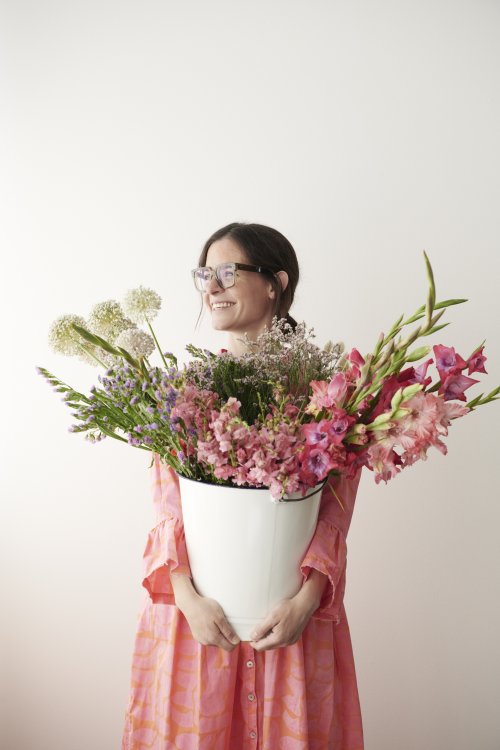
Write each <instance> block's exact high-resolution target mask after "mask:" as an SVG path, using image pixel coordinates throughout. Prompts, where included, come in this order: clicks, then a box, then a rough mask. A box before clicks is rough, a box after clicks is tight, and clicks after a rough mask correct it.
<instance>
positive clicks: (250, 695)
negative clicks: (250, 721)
mask: <svg viewBox="0 0 500 750" xmlns="http://www.w3.org/2000/svg"><path fill="white" fill-rule="evenodd" d="M248 700H249V701H254V700H255V695H254V694H253V693H248Z"/></svg>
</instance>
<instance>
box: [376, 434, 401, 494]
mask: <svg viewBox="0 0 500 750" xmlns="http://www.w3.org/2000/svg"><path fill="white" fill-rule="evenodd" d="M368 459H369V466H370V467H371V468H372V470H373V471H374V473H375V483H376V484H379V482H381V481H384V482H385V483H386V484H387V482H388V481H389V479H393V477H395V476H396V474H398V472H399V471H401V469H400V468H399V465H400V464H401V458H400V457H399V456H398V454H397V453H396V452H395V451H394V450H392V448H387V447H385V446H384V445H382V444H380V443H379V442H376V443H373V445H371V446H370V448H369V449H368Z"/></svg>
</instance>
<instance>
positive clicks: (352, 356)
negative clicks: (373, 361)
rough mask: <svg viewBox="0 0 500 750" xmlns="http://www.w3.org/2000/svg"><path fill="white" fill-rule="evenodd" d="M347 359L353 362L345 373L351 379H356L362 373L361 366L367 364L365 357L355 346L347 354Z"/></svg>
mask: <svg viewBox="0 0 500 750" xmlns="http://www.w3.org/2000/svg"><path fill="white" fill-rule="evenodd" d="M346 360H347V361H348V362H351V365H352V366H351V367H349V368H348V369H347V370H346V371H345V374H346V376H347V378H348V379H349V380H353V381H356V380H357V379H358V378H359V376H360V375H361V368H362V366H363V365H364V364H365V359H364V357H363V356H362V355H361V354H360V352H359V351H358V350H357V349H355V348H353V349H351V351H350V352H349V354H348V355H347V356H346Z"/></svg>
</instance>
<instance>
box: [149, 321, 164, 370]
mask: <svg viewBox="0 0 500 750" xmlns="http://www.w3.org/2000/svg"><path fill="white" fill-rule="evenodd" d="M145 318H146V323H147V324H148V326H149V330H150V331H151V336H152V337H153V339H154V342H155V344H156V348H157V349H158V351H159V352H160V356H161V358H162V360H163V364H164V365H165V367H166V368H167V369H168V365H167V361H166V359H165V357H164V356H163V352H162V350H161V347H160V345H159V343H158V339H157V338H156V334H155V332H154V331H153V326H152V325H151V323H150V322H149V320H148V317H147V315H146V316H145Z"/></svg>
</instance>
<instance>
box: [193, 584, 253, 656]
mask: <svg viewBox="0 0 500 750" xmlns="http://www.w3.org/2000/svg"><path fill="white" fill-rule="evenodd" d="M182 613H183V615H184V617H185V618H186V620H187V621H188V624H189V627H190V628H191V633H192V635H193V638H194V639H195V640H197V641H198V643H201V644H203V645H204V646H219V648H223V649H224V650H225V651H232V650H233V649H234V648H236V646H237V645H238V643H239V642H240V639H239V638H238V636H237V635H236V633H235V632H234V630H233V629H232V627H231V625H230V624H229V622H228V621H227V619H226V616H225V614H224V610H223V609H222V607H221V606H220V604H219V603H218V602H217V601H215V599H210V598H209V597H206V596H200V595H199V594H197V595H196V597H193V598H191V599H190V600H189V603H188V604H186V605H184V607H183V609H182Z"/></svg>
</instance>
